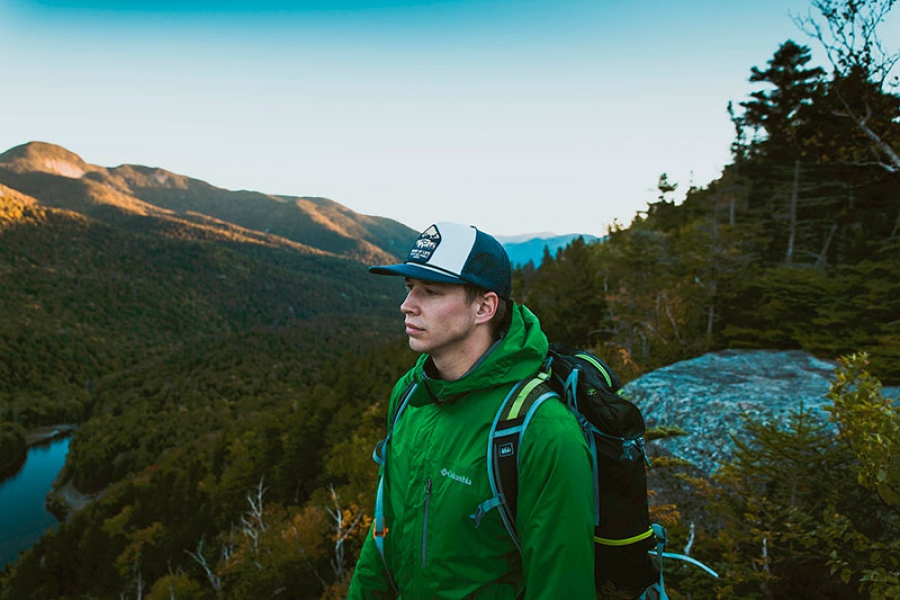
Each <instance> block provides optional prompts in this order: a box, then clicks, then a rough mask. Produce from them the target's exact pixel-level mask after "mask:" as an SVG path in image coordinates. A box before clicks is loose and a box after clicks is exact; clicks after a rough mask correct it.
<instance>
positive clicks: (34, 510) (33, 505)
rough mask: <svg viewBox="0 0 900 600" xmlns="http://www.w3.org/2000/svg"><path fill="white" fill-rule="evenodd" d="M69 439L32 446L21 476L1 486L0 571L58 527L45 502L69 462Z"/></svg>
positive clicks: (1, 483)
mask: <svg viewBox="0 0 900 600" xmlns="http://www.w3.org/2000/svg"><path fill="white" fill-rule="evenodd" d="M69 437H70V436H66V437H63V438H56V439H53V440H50V441H49V442H45V443H42V444H39V445H36V446H32V447H31V448H29V449H28V457H27V458H26V459H25V463H24V464H23V465H22V468H21V469H19V471H18V473H16V474H15V475H13V476H12V477H10V478H9V479H6V480H3V481H2V482H0V569H2V568H3V567H4V566H5V565H7V564H8V563H11V562H12V561H14V560H15V559H16V557H17V556H18V554H19V552H22V551H23V550H27V549H28V548H30V547H31V546H33V545H34V543H35V542H37V541H38V539H39V538H40V537H41V536H42V535H43V534H44V532H46V531H47V530H48V529H50V528H52V527H55V526H56V524H57V520H56V517H54V516H53V515H52V514H51V513H50V512H48V511H47V509H46V508H44V498H45V497H46V496H47V492H49V491H50V488H51V486H52V485H53V481H54V480H55V479H56V476H57V475H58V474H59V471H60V469H62V467H63V464H64V463H65V462H66V454H67V453H68V452H69Z"/></svg>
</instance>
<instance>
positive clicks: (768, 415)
mask: <svg viewBox="0 0 900 600" xmlns="http://www.w3.org/2000/svg"><path fill="white" fill-rule="evenodd" d="M836 367H837V363H836V362H833V361H828V360H822V359H819V358H816V357H814V356H812V355H811V354H808V353H806V352H803V351H799V350H777V351H775V350H723V351H720V352H711V353H709V354H706V355H704V356H701V357H699V358H695V359H692V360H686V361H682V362H679V363H675V364H672V365H669V366H667V367H664V368H661V369H658V370H656V371H653V372H651V373H648V374H646V375H644V376H642V377H640V378H638V379H635V380H634V381H631V382H629V383H628V384H627V385H626V386H625V391H624V393H625V394H626V395H627V396H628V397H630V398H631V400H632V401H634V402H635V403H636V404H637V405H638V406H639V407H640V408H641V410H642V412H643V413H644V418H645V420H646V422H647V426H648V427H654V426H657V425H663V426H677V427H681V428H682V429H684V430H685V431H687V432H688V435H686V436H678V437H675V438H669V439H665V440H655V441H653V442H650V443H648V448H649V452H650V455H651V456H653V455H654V454H662V455H668V456H674V457H680V458H683V459H686V460H688V461H690V462H691V463H692V464H693V465H694V467H696V469H697V471H699V474H703V475H706V476H709V475H710V474H712V473H713V472H715V471H716V469H718V468H719V467H720V466H721V465H722V464H723V463H725V462H729V461H730V460H731V459H732V457H733V450H734V443H733V441H732V436H736V437H740V436H741V435H742V433H743V431H744V423H745V421H744V419H743V415H748V416H750V417H751V418H752V419H754V420H757V421H764V422H765V421H771V420H773V419H774V420H777V421H780V422H783V423H787V421H788V419H789V417H790V414H791V412H797V411H799V410H800V409H801V407H805V408H806V409H808V410H810V411H811V413H812V414H813V415H814V416H815V417H818V418H819V419H821V421H822V422H823V423H825V424H826V426H827V427H828V428H830V429H831V430H833V431H835V433H836V426H835V425H834V424H833V423H830V422H829V420H828V417H829V414H828V413H827V412H826V411H825V410H824V407H825V406H826V405H828V404H829V400H828V398H827V397H826V395H827V394H828V391H829V388H830V384H831V380H832V379H833V378H834V374H835V368H836ZM885 394H886V395H887V396H889V397H896V388H885Z"/></svg>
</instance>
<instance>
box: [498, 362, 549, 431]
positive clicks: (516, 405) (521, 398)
mask: <svg viewBox="0 0 900 600" xmlns="http://www.w3.org/2000/svg"><path fill="white" fill-rule="evenodd" d="M547 377H548V375H547V374H546V373H538V374H537V375H535V376H534V379H532V380H531V381H529V382H528V383H527V384H525V386H524V387H523V388H522V390H521V391H520V392H519V395H518V396H516V400H515V402H513V405H512V407H511V408H510V409H509V415H508V416H507V417H506V418H507V420H512V419H515V418H516V417H518V416H519V411H520V410H522V404H524V403H525V398H527V397H528V394H530V393H531V390H533V389H534V388H536V387H537V386H539V385H540V384H542V383H543V382H544V381H546V379H547Z"/></svg>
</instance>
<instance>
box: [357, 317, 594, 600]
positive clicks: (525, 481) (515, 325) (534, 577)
mask: <svg viewBox="0 0 900 600" xmlns="http://www.w3.org/2000/svg"><path fill="white" fill-rule="evenodd" d="M546 353H547V337H546V336H545V335H544V334H543V332H541V330H540V325H539V323H538V320H537V318H536V317H535V316H534V315H533V314H532V313H531V312H530V311H529V310H528V309H527V308H525V307H523V306H518V305H516V306H514V311H513V319H512V325H511V326H510V329H509V332H508V334H507V335H506V336H505V337H504V338H503V339H502V340H501V341H499V342H498V343H497V344H495V345H494V346H493V347H492V349H491V350H489V351H488V352H487V353H486V354H485V355H484V356H483V357H482V358H481V359H480V360H479V362H478V363H476V365H475V366H474V367H472V369H471V370H470V371H469V372H468V373H467V374H466V375H464V376H463V377H462V378H460V379H458V380H456V381H443V380H438V379H432V378H430V377H429V376H428V375H427V373H426V371H427V370H428V368H427V366H426V365H427V364H428V363H429V360H428V356H427V355H423V356H421V357H420V358H419V361H418V362H417V364H416V366H415V367H414V368H413V369H412V370H410V371H409V372H408V373H407V374H406V375H404V376H403V377H402V378H401V379H400V380H399V381H398V382H397V384H396V386H395V387H394V391H393V394H392V397H391V405H390V413H389V418H390V416H392V415H393V413H394V409H395V407H396V403H397V401H398V399H399V396H400V395H401V394H402V393H403V391H404V390H405V389H406V388H407V386H408V385H409V383H410V382H411V381H413V380H415V381H416V382H417V383H418V384H419V385H418V387H417V388H416V391H415V393H414V394H413V396H412V397H411V398H410V403H409V406H408V407H407V408H406V410H405V411H404V413H403V415H402V416H401V418H400V420H399V422H398V423H397V425H396V427H395V428H394V431H393V437H392V438H391V441H390V444H389V445H388V448H387V456H386V461H385V466H384V467H383V468H384V469H385V470H386V479H385V502H384V514H385V522H386V525H387V528H388V532H387V535H386V536H385V538H384V549H385V560H386V561H387V564H388V565H389V567H390V573H391V575H392V577H393V580H394V582H395V584H396V586H397V589H398V590H399V595H398V594H397V593H395V592H394V590H393V588H392V586H391V583H390V581H389V580H388V577H387V574H386V573H385V569H384V563H383V562H382V559H381V556H380V555H379V553H378V550H377V548H376V547H375V544H374V541H373V538H372V535H371V532H370V534H369V536H368V537H367V539H366V542H365V544H364V546H363V549H362V552H361V555H360V558H359V562H358V563H357V566H356V570H355V571H354V574H353V580H352V582H351V585H350V594H349V597H350V598H351V599H357V598H365V599H369V598H395V597H399V598H404V599H406V600H419V599H425V598H492V599H505V598H523V597H524V598H529V599H530V598H546V599H548V600H550V599H552V600H557V599H561V598H565V599H580V598H594V576H593V572H594V571H593V569H594V555H593V552H594V544H593V535H594V515H593V493H594V491H593V484H592V470H591V458H590V453H589V450H588V448H587V444H586V443H585V442H584V437H583V435H582V433H581V429H580V427H579V425H578V424H577V422H576V421H575V418H574V417H573V415H572V414H571V413H570V412H569V410H568V409H567V408H566V406H565V405H564V404H563V403H562V402H545V403H544V404H543V405H542V406H541V407H540V408H539V409H538V410H537V412H536V413H535V415H534V418H533V419H532V421H531V423H530V424H529V426H528V428H527V429H526V433H525V436H524V438H523V440H522V443H521V450H520V461H521V462H520V467H519V499H518V507H517V515H516V531H517V532H519V535H520V537H521V543H522V549H521V553H520V552H519V550H518V549H517V548H516V546H515V545H514V543H513V542H512V540H511V539H510V537H509V535H508V534H507V532H506V530H505V529H504V527H503V523H502V521H501V518H500V515H499V511H498V510H496V509H494V510H491V511H490V512H489V513H488V514H487V515H486V516H485V517H484V519H483V520H482V521H481V523H480V525H479V526H478V527H477V528H476V527H475V525H474V522H473V520H472V519H471V518H470V515H472V514H473V513H474V512H475V510H476V508H477V506H478V504H479V503H481V502H482V501H484V500H486V499H488V498H490V497H491V491H490V484H489V482H488V460H487V453H488V434H489V431H490V428H491V423H492V421H493V419H494V416H495V414H496V412H497V409H498V407H499V405H500V403H501V402H502V401H503V399H504V397H505V396H506V395H507V393H508V392H509V391H510V390H511V389H512V387H513V386H514V385H515V384H516V383H517V382H518V381H520V380H522V379H525V378H527V377H531V376H532V375H534V374H535V373H536V372H537V371H538V369H539V368H540V366H541V363H542V361H543V359H544V357H545V356H546Z"/></svg>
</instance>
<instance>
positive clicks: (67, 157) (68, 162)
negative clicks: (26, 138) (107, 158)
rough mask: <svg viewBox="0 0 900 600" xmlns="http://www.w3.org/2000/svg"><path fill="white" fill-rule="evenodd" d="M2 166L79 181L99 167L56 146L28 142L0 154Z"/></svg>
mask: <svg viewBox="0 0 900 600" xmlns="http://www.w3.org/2000/svg"><path fill="white" fill-rule="evenodd" d="M0 164H3V165H5V166H7V167H8V168H9V169H10V170H12V171H15V172H19V173H21V172H26V171H40V172H43V173H52V174H54V175H61V176H63V177H69V178H72V179H79V178H80V177H81V176H82V175H84V174H85V173H87V172H88V171H94V170H96V169H97V167H94V166H92V165H89V164H87V163H86V162H84V160H82V158H81V157H80V156H78V155H77V154H75V153H74V152H71V151H69V150H66V149H65V148H63V147H62V146H57V145H56V144H48V143H47V142H28V143H27V144H22V145H20V146H15V147H13V148H10V149H9V150H7V151H6V152H4V153H3V154H0Z"/></svg>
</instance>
